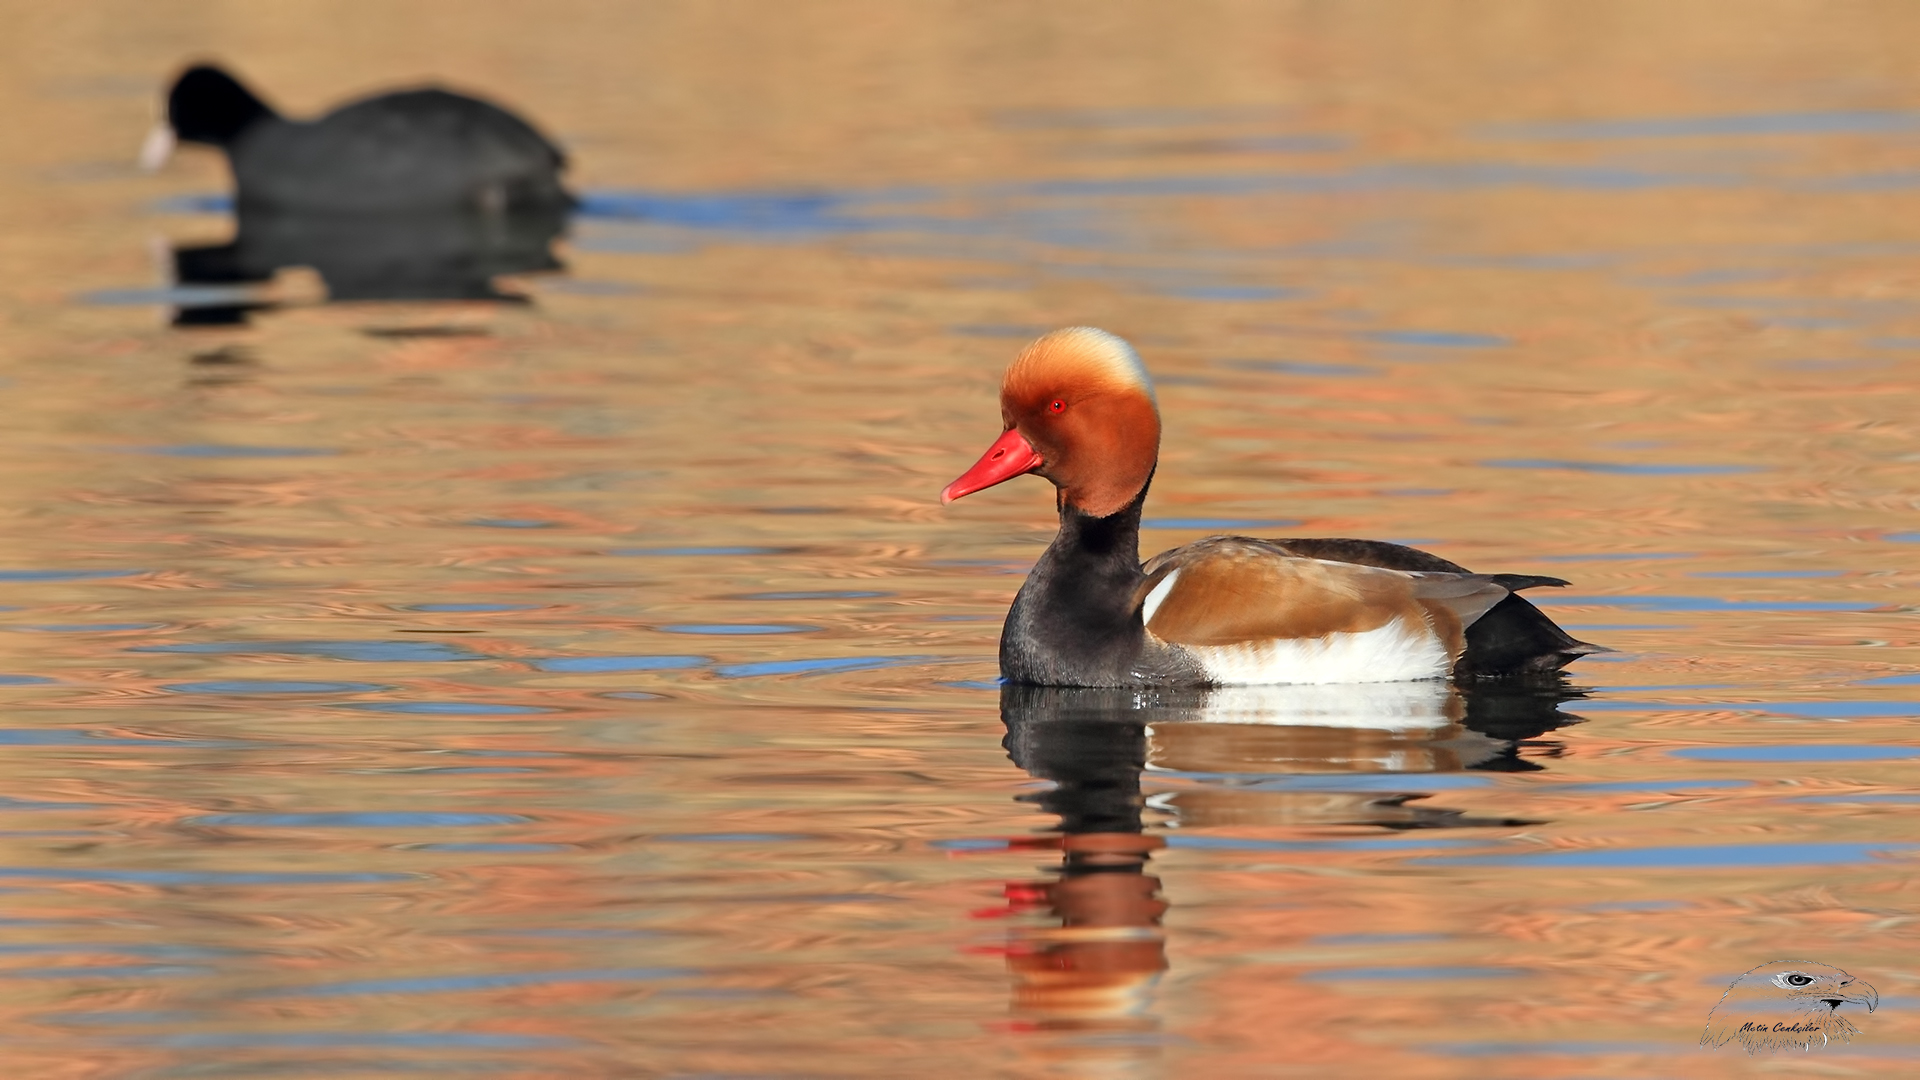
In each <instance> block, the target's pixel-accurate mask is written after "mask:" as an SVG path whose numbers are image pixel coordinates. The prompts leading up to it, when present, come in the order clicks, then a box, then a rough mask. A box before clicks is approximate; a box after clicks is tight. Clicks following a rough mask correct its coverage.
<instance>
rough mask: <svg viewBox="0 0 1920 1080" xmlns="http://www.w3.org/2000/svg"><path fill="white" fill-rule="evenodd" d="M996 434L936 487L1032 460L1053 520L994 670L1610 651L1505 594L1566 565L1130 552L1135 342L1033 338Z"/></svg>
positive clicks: (1362, 550) (1448, 666)
mask: <svg viewBox="0 0 1920 1080" xmlns="http://www.w3.org/2000/svg"><path fill="white" fill-rule="evenodd" d="M1000 415H1001V420H1002V421H1003V422H1004V423H1005V425H1006V430H1005V432H1004V433H1003V434H1002V435H1001V436H1000V438H999V439H998V440H996V441H995V442H994V444H993V445H992V446H991V447H988V448H987V452H986V454H985V455H983V456H982V457H981V458H980V460H979V461H978V462H976V463H975V464H974V466H973V468H971V469H968V470H967V471H966V472H965V473H964V474H962V475H961V476H960V478H959V479H957V480H955V481H954V482H953V483H951V484H948V485H947V487H946V490H944V491H942V492H941V493H940V501H941V502H943V503H949V502H952V501H953V500H955V499H958V498H960V497H962V496H964V495H971V494H972V493H974V492H976V491H980V490H982V489H984V488H989V487H992V486H993V485H995V484H999V483H1003V482H1005V481H1007V480H1011V479H1013V478H1014V477H1016V476H1022V475H1025V474H1026V473H1038V474H1039V475H1041V476H1043V477H1045V478H1047V479H1048V480H1050V481H1052V482H1053V486H1054V487H1055V488H1056V489H1058V499H1057V501H1058V504H1059V509H1060V533H1059V535H1058V536H1056V537H1054V541H1053V544H1052V545H1051V546H1050V547H1048V548H1047V550H1046V553H1045V554H1043V555H1042V556H1040V561H1039V562H1038V563H1037V564H1035V565H1034V568H1033V572H1032V573H1030V574H1028V575H1027V580H1026V583H1025V584H1023V585H1021V587H1020V593H1019V595H1018V596H1016V597H1015V598H1014V601H1013V610H1012V611H1010V612H1008V614H1007V624H1006V628H1005V629H1004V630H1003V631H1002V632H1001V636H1000V674H1001V675H1002V676H1003V677H1004V678H1005V679H1006V680H1007V681H1008V682H1012V683H1028V684H1036V685H1042V686H1193V685H1235V684H1242V685H1245V684H1261V683H1361V682H1395V681H1400V680H1408V679H1439V678H1445V677H1447V676H1448V675H1454V676H1469V675H1474V676H1480V675H1512V674H1523V673H1540V672H1552V671H1558V670H1559V669H1560V668H1562V667H1564V666H1566V665H1567V664H1568V663H1570V662H1571V661H1573V660H1574V659H1575V658H1577V657H1580V656H1584V655H1586V654H1588V653H1593V652H1603V651H1605V650H1603V649H1601V648H1600V647H1599V646H1595V645H1588V644H1586V643H1584V642H1580V641H1575V640H1574V639H1573V638H1571V637H1569V636H1568V635H1567V634H1566V632H1565V631H1563V630H1561V629H1560V628H1559V627H1558V626H1555V625H1554V624H1553V621H1552V620H1551V619H1548V618H1547V617H1546V616H1545V615H1543V614H1541V613H1540V610H1539V609H1538V608H1536V607H1534V606H1533V605H1532V604H1529V603H1527V602H1526V601H1525V600H1523V599H1521V598H1520V597H1519V596H1517V595H1515V593H1516V592H1518V591H1519V590H1521V589H1526V588H1531V587H1533V586H1537V585H1565V584H1567V583H1566V582H1564V581H1562V580H1560V579H1559V578H1550V577H1536V576H1532V575H1526V574H1474V573H1469V572H1468V571H1467V570H1466V569H1465V568H1464V567H1461V566H1457V565H1455V564H1453V563H1451V562H1448V561H1447V560H1445V559H1442V558H1440V557H1439V556H1437V555H1431V554H1428V553H1427V552H1424V551H1419V550H1417V549H1414V548H1410V547H1403V546H1401V545H1399V544H1389V543H1385V542H1383V541H1378V540H1333V539H1310V540H1256V539H1253V538H1252V537H1246V536H1210V537H1207V538H1206V539H1204V540H1198V541H1195V542H1194V543H1191V544H1188V545H1186V546H1185V547H1178V548H1174V549H1173V550H1172V551H1167V552H1162V553H1161V554H1159V555H1156V556H1154V557H1153V558H1152V559H1150V560H1148V561H1147V562H1146V563H1145V564H1144V565H1142V564H1141V562H1140V509H1141V507H1142V505H1143V504H1144V503H1145V502H1146V498H1147V485H1148V483H1150V482H1151V481H1152V479H1153V471H1154V465H1155V463H1156V461H1157V460H1158V458H1159V453H1160V413H1159V410H1158V408H1157V406H1156V404H1155V401H1154V395H1153V384H1152V382H1151V381H1149V380H1148V378H1147V371H1146V368H1145V367H1144V366H1143V365H1142V364H1141V362H1140V357H1139V355H1138V354H1137V353H1135V352H1134V351H1133V347H1132V346H1130V345H1128V344H1127V343H1126V342H1125V341H1123V340H1121V339H1120V338H1118V337H1115V336H1114V335H1112V334H1109V333H1107V332H1106V331H1104V330H1095V329H1093V328H1091V327H1085V326H1076V327H1070V328H1068V329H1065V330H1056V331H1054V332H1053V333H1050V334H1047V335H1046V336H1044V337H1042V338H1040V339H1039V340H1038V341H1035V342H1034V343H1033V344H1031V345H1029V346H1027V348H1026V349H1025V351H1023V352H1022V353H1021V354H1020V356H1019V357H1018V358H1017V359H1015V360H1014V362H1013V364H1012V366H1011V367H1009V368H1008V369H1007V374H1006V377H1005V379H1004V380H1003V381H1002V383H1001V387H1000Z"/></svg>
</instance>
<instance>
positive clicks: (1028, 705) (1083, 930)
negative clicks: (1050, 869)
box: [1000, 677, 1580, 1034]
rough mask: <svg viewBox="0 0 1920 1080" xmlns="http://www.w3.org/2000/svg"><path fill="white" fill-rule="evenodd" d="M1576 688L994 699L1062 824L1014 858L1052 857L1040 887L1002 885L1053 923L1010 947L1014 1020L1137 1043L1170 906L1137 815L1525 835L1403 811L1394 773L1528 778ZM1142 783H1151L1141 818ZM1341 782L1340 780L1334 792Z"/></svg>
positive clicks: (1039, 797)
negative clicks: (1534, 744) (1523, 748)
mask: <svg viewBox="0 0 1920 1080" xmlns="http://www.w3.org/2000/svg"><path fill="white" fill-rule="evenodd" d="M1577 696H1580V695H1579V692H1577V691H1574V690H1572V689H1570V688H1568V687H1567V685H1566V684H1565V683H1564V681H1562V680H1560V679H1559V678H1558V677H1555V678H1553V679H1550V680H1547V681H1539V682H1527V683H1502V684H1489V685H1482V686H1476V687H1471V688H1469V689H1468V690H1467V691H1466V692H1464V693H1463V692H1461V691H1458V690H1455V689H1454V688H1453V687H1451V686H1449V685H1447V684H1446V683H1442V682H1425V683H1388V684H1376V685H1363V686H1270V687H1231V688H1221V689H1215V690H1145V691H1143V690H1081V689H1066V688H1059V687H1037V686H1006V687H1003V688H1002V689H1001V694H1000V713H1001V719H1002V720H1003V721H1004V722H1005V723H1006V727H1007V735H1006V740H1005V744H1004V745H1005V746H1006V749H1007V753H1008V755H1009V756H1010V757H1011V758H1012V759H1013V762H1014V764H1016V765H1018V766H1019V767H1020V768H1022V769H1025V770H1026V771H1027V772H1028V773H1029V774H1031V775H1032V776H1034V777H1035V778H1037V779H1041V780H1046V781H1049V782H1051V784H1052V785H1053V786H1052V787H1051V788H1050V789H1048V790H1046V791H1043V792H1040V793H1037V794H1034V795H1029V796H1023V798H1025V799H1028V800H1030V801H1033V802H1035V803H1037V804H1038V805H1039V806H1040V808H1041V809H1042V810H1044V811H1046V812H1047V813H1048V814H1051V815H1054V816H1055V817H1058V818H1059V826H1058V830H1057V831H1049V832H1048V833H1046V834H1043V835H1041V836H1036V837H1032V838H1029V839H1028V840H1026V841H1023V842H1022V846H1025V847H1028V848H1030V849H1034V850H1053V851H1058V852H1059V853H1060V865H1059V867H1058V869H1057V870H1056V871H1054V873H1053V875H1052V876H1051V877H1049V878H1048V879H1046V880H1041V881H1021V882H1011V883H1009V884H1008V885H1007V887H1006V894H1007V898H1008V901H1009V905H1010V906H1011V907H1012V908H1013V909H1014V910H1015V911H1020V912H1040V913H1044V914H1045V915H1047V916H1048V917H1049V918H1050V920H1057V925H1052V924H1051V923H1050V924H1049V925H1046V926H1041V927H1032V928H1029V929H1027V930H1025V931H1024V932H1021V933H1019V934H1018V935H1017V937H1016V939H1015V940H1014V941H1013V942H1012V945H1011V948H1010V949H1009V951H1008V954H1007V955H1008V961H1007V964H1008V968H1009V970H1010V972H1011V974H1012V975H1013V980H1014V985H1013V994H1014V1012H1015V1014H1016V1020H1017V1021H1018V1022H1021V1023H1023V1024H1024V1025H1027V1026H1032V1027H1037V1028H1044V1029H1049V1030H1061V1031H1089V1032H1113V1033H1119V1032H1135V1033H1139V1034H1146V1033H1150V1032H1152V1031H1153V1030H1154V1029H1155V1028H1156V1027H1157V1024H1158V1021H1157V1019H1156V1018H1155V1017H1154V1016H1153V1015H1152V1011H1151V993H1152V988H1153V985H1154V983H1155V982H1156V981H1157V980H1158V979H1159V976H1160V973H1161V972H1163V971H1165V970H1166V969H1167V957H1166V939H1165V933H1164V931H1163V930H1162V919H1163V917H1164V916H1165V914H1166V911H1167V901H1166V900H1165V899H1164V898H1163V896H1162V895H1161V887H1160V879H1159V878H1157V877H1155V876H1154V875H1152V874H1150V873H1148V869H1149V866H1148V864H1149V860H1150V858H1151V856H1152V854H1153V853H1154V852H1155V851H1157V850H1159V849H1161V848H1163V847H1165V846H1166V841H1165V840H1164V839H1163V838H1162V837H1161V836H1159V835H1156V834H1153V833H1149V832H1148V831H1147V821H1146V819H1145V817H1144V815H1145V814H1146V813H1147V812H1148V811H1149V810H1151V811H1154V812H1157V813H1160V814H1170V815H1172V822H1171V824H1173V825H1175V826H1176V827H1177V828H1178V829H1179V830H1181V831H1183V832H1184V831H1188V830H1195V829H1204V828H1207V827H1213V826H1247V825H1255V826H1258V825H1276V826H1298V825H1309V826H1328V825H1362V826H1374V827H1378V828H1381V829H1411V828H1459V827H1469V826H1501V825H1515V824H1524V823H1522V822H1515V821H1511V820H1507V819H1499V818H1475V817H1470V816H1468V815H1466V814H1464V813H1462V812H1460V811H1457V810H1448V809H1444V808H1440V807H1428V806H1423V805H1412V804H1413V803H1415V802H1416V801H1417V800H1421V799H1424V798H1426V797H1427V793H1424V792H1421V791H1419V790H1418V788H1419V783H1418V781H1417V780H1414V779H1412V778H1411V776H1409V779H1408V781H1407V783H1406V784H1405V785H1400V784H1397V783H1391V782H1390V783H1388V784H1386V785H1382V784H1381V782H1380V780H1379V779H1378V777H1379V776H1380V775H1381V774H1417V773H1440V772H1455V771H1460V770H1465V769H1479V770H1502V771H1513V770H1525V769H1537V768H1540V766H1539V765H1538V764H1537V763H1535V762H1533V761H1531V760H1524V759H1522V758H1521V757H1520V756H1519V753H1518V748H1519V745H1520V743H1521V742H1522V741H1523V740H1527V739H1531V738H1534V737H1536V736H1538V735H1541V734H1544V733H1545V732H1547V731H1550V730H1552V729H1553V728H1556V727H1559V726H1561V725H1563V724H1567V723H1571V722H1574V721H1575V720H1577V719H1578V718H1577V717H1574V716H1571V715H1569V714H1567V713H1564V712H1562V711H1560V709H1559V705H1560V704H1561V703H1562V702H1564V701H1567V700H1569V699H1571V698H1574V697H1577ZM1143 775H1144V776H1145V777H1146V778H1147V780H1148V782H1149V783H1151V784H1152V786H1153V787H1155V788H1161V789H1163V790H1162V791H1160V792H1159V793H1157V794H1155V795H1154V796H1153V798H1152V800H1151V806H1149V801H1148V798H1147V796H1146V795H1145V793H1144V792H1143V787H1142V780H1143ZM1342 777H1347V778H1350V780H1351V782H1350V783H1343V782H1342V779H1341V778H1342Z"/></svg>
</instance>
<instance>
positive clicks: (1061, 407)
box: [1047, 398, 1067, 412]
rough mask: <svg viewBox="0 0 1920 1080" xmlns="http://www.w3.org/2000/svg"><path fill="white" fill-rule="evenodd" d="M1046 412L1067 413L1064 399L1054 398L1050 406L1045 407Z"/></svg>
mask: <svg viewBox="0 0 1920 1080" xmlns="http://www.w3.org/2000/svg"><path fill="white" fill-rule="evenodd" d="M1047 411H1048V412H1066V411H1067V402H1066V399H1065V398H1054V399H1053V402H1052V404H1049V405H1048V406H1047Z"/></svg>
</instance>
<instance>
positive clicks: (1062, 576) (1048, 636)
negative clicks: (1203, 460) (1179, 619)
mask: <svg viewBox="0 0 1920 1080" xmlns="http://www.w3.org/2000/svg"><path fill="white" fill-rule="evenodd" d="M1149 481H1151V477H1149ZM1146 501H1147V486H1146V485H1144V484H1143V485H1141V488H1140V493H1139V494H1137V495H1135V496H1134V497H1133V501H1132V502H1129V503H1128V504H1127V505H1126V506H1124V507H1122V508H1121V509H1120V510H1119V511H1118V512H1116V513H1113V514H1110V515H1108V516H1106V517H1093V516H1092V515H1089V514H1086V513H1083V512H1081V511H1080V510H1078V509H1076V508H1075V507H1072V506H1069V505H1067V504H1066V503H1064V502H1062V503H1061V505H1060V533H1059V535H1058V536H1055V537H1054V538H1053V543H1052V544H1051V545H1050V546H1049V547H1048V548H1047V550H1046V553H1045V554H1043V555H1041V556H1040V561H1039V562H1038V563H1036V564H1034V567H1033V572H1032V573H1030V574H1028V575H1027V580H1026V583H1025V584H1024V585H1022V586H1020V595H1018V596H1016V597H1015V598H1014V601H1013V610H1012V611H1011V612H1009V613H1008V615H1007V626H1006V629H1005V630H1004V631H1002V633H1001V636H1000V674H1001V675H1002V676H1003V677H1004V678H1006V680H1007V681H1008V682H1014V683H1034V684H1040V685H1047V686H1126V685H1130V684H1133V683H1137V682H1139V681H1140V678H1139V675H1138V674H1137V673H1136V671H1135V668H1136V664H1135V661H1136V660H1137V659H1138V658H1139V656H1140V653H1141V651H1142V649H1143V647H1144V645H1145V642H1146V629H1145V627H1144V626H1143V625H1142V624H1141V621H1140V611H1139V607H1138V605H1137V604H1136V603H1135V602H1134V594H1135V592H1136V591H1137V590H1138V588H1139V586H1140V582H1141V580H1142V579H1141V576H1140V510H1141V508H1142V507H1143V506H1144V505H1145V504H1146Z"/></svg>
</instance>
